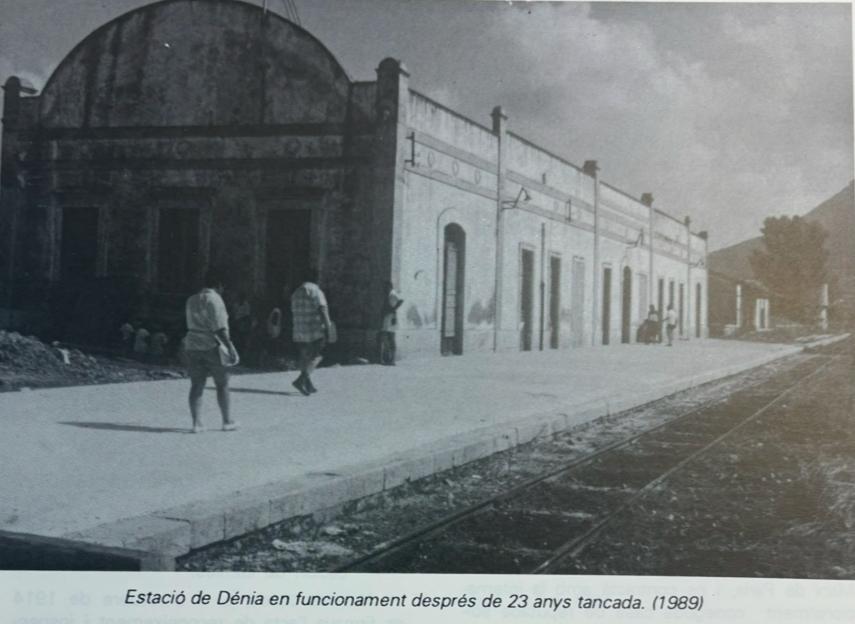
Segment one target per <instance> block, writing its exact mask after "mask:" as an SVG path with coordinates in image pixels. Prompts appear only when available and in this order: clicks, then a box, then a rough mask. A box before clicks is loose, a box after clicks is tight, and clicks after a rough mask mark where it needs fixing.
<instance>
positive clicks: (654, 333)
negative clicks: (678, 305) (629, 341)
mask: <svg viewBox="0 0 855 624" xmlns="http://www.w3.org/2000/svg"><path fill="white" fill-rule="evenodd" d="M660 328H661V324H660V323H659V313H658V312H657V311H656V306H650V307H649V308H648V310H647V320H646V321H645V322H644V344H652V343H653V342H659V332H660V331H661V329H660Z"/></svg>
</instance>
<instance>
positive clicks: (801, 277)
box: [751, 217, 828, 322]
mask: <svg viewBox="0 0 855 624" xmlns="http://www.w3.org/2000/svg"><path fill="white" fill-rule="evenodd" d="M762 232H763V239H762V240H763V249H760V250H756V251H754V253H753V254H752V255H751V268H752V269H753V270H754V273H755V275H756V276H757V278H758V279H759V280H760V281H761V282H762V283H763V284H764V285H765V286H766V288H768V289H769V292H770V298H771V300H772V310H776V311H777V313H778V314H781V315H783V316H785V317H787V318H790V319H791V320H794V321H800V322H813V321H814V320H816V318H815V317H816V314H817V310H818V303H819V302H818V293H819V288H820V286H821V285H822V284H823V283H824V282H825V281H826V278H827V275H826V261H827V260H828V252H827V251H826V250H825V247H824V245H825V239H826V238H827V237H828V233H827V232H826V231H825V229H824V228H823V227H822V226H821V225H819V224H818V223H811V222H809V221H805V220H804V219H802V218H801V217H768V218H767V219H766V220H765V221H764V222H763V229H762Z"/></svg>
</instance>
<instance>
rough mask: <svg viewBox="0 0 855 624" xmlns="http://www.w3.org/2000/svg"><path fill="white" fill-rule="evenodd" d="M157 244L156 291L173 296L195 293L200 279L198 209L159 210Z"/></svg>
mask: <svg viewBox="0 0 855 624" xmlns="http://www.w3.org/2000/svg"><path fill="white" fill-rule="evenodd" d="M157 242H158V244H157V286H158V290H159V291H160V292H162V293H176V294H187V293H190V292H192V291H193V290H195V289H196V288H197V287H198V282H199V278H200V277H201V276H200V274H199V273H200V268H201V267H200V266H199V265H200V262H199V209H198V208H161V210H160V213H159V223H158V241H157Z"/></svg>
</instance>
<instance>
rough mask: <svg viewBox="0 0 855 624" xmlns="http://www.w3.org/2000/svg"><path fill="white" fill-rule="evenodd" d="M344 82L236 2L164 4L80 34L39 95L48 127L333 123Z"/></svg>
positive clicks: (342, 102) (280, 23)
mask: <svg viewBox="0 0 855 624" xmlns="http://www.w3.org/2000/svg"><path fill="white" fill-rule="evenodd" d="M349 84H350V82H349V80H348V78H347V76H346V75H345V72H344V70H343V69H342V68H341V66H340V65H339V63H338V62H337V61H336V59H335V58H334V57H333V56H332V55H331V54H330V53H329V51H328V50H327V49H326V48H325V47H324V46H323V45H322V44H320V43H319V42H318V41H317V40H316V39H315V38H314V37H312V36H311V35H310V34H309V33H307V32H306V31H304V30H303V29H301V28H299V27H298V26H295V25H294V24H292V23H290V22H288V21H286V20H284V19H282V18H280V17H278V16H276V14H274V13H271V12H267V13H264V12H262V11H261V10H259V8H258V7H257V6H254V5H250V4H246V3H243V2H215V1H211V0H167V1H166V2H161V3H158V4H154V5H150V6H146V7H143V8H141V9H138V10H136V11H133V12H131V13H127V14H125V15H123V16H121V17H119V18H117V19H115V20H113V21H111V22H109V23H108V24H106V25H104V26H102V27H101V28H99V29H98V30H96V31H95V32H93V33H92V34H91V35H89V36H88V37H87V38H86V39H84V40H83V41H82V42H81V43H80V44H79V45H78V46H77V47H76V48H74V50H72V52H71V53H70V54H69V55H68V56H67V57H66V58H65V59H64V60H63V62H62V63H61V64H60V65H59V67H58V68H57V70H56V71H55V72H54V75H53V76H52V77H51V79H50V80H49V82H48V84H47V85H46V87H45V89H44V91H43V93H42V96H41V122H42V124H43V125H44V126H45V127H51V128H79V127H123V126H211V125H213V126H228V125H256V124H259V125H263V124H289V123H320V122H330V121H336V122H343V121H344V118H345V114H346V110H347V100H348V89H349Z"/></svg>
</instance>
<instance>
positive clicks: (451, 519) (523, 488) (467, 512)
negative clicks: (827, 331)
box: [330, 354, 827, 572]
mask: <svg viewBox="0 0 855 624" xmlns="http://www.w3.org/2000/svg"><path fill="white" fill-rule="evenodd" d="M821 357H823V356H822V355H819V354H811V356H810V359H808V361H807V362H812V361H814V360H815V359H818V358H821ZM825 366H827V364H823V365H821V366H820V367H818V368H817V369H815V370H814V371H812V372H811V373H810V375H813V374H815V373H816V372H817V371H818V370H820V369H822V368H824V367H825ZM731 377H733V376H731ZM725 379H726V378H725ZM717 381H722V380H717ZM768 381H769V380H765V381H757V382H756V383H753V384H751V385H749V386H747V387H746V388H744V389H743V390H749V389H751V388H755V387H757V386H759V385H762V384H763V383H766V382H768ZM801 381H802V380H800V381H799V382H797V383H801ZM791 388H792V386H791ZM784 392H787V390H784ZM778 396H780V395H778ZM663 398H665V397H663ZM728 398H729V397H726V398H724V399H719V400H716V401H714V402H713V403H711V404H709V403H707V404H703V405H699V406H697V407H694V408H692V409H690V410H689V411H687V412H686V413H684V414H679V415H677V416H675V417H673V418H670V419H668V420H665V421H664V422H662V423H659V424H658V425H655V426H653V427H650V428H648V429H645V430H644V431H640V432H638V433H635V434H633V435H631V436H628V437H626V438H622V439H620V440H616V441H615V442H612V443H609V444H607V445H605V446H603V447H601V448H599V449H597V450H596V451H594V452H593V453H589V454H586V455H584V456H582V457H577V458H576V459H574V460H572V461H570V462H567V463H566V464H562V465H561V466H560V467H558V468H555V469H553V470H549V471H547V472H545V473H544V474H541V475H539V476H537V477H534V478H532V479H528V480H526V481H524V482H523V483H520V484H518V485H515V486H514V487H512V488H510V489H508V490H505V491H504V492H501V493H499V494H496V495H494V496H491V497H489V498H486V499H484V500H482V501H479V502H477V503H474V504H472V505H469V506H467V507H464V508H463V509H461V510H459V511H457V512H454V513H452V514H449V515H447V516H444V517H442V518H440V519H439V520H436V521H434V522H430V523H428V524H426V525H423V526H421V527H419V528H417V529H415V530H413V531H411V532H409V533H407V534H405V535H403V536H401V537H399V538H396V539H394V540H392V541H391V542H387V543H383V544H381V545H380V546H379V547H378V548H376V549H375V550H373V551H371V552H369V553H366V554H365V555H363V556H361V557H358V558H356V559H353V560H351V561H348V562H347V563H344V564H341V565H338V566H335V567H333V568H332V569H331V570H330V571H331V572H347V571H350V570H353V569H354V568H358V567H360V566H363V565H364V564H366V563H369V562H375V561H382V560H383V559H386V558H388V557H390V556H392V555H394V554H395V553H397V552H400V551H401V550H403V549H405V548H406V547H408V546H410V545H412V544H414V543H418V542H419V541H421V540H424V539H426V538H430V537H433V536H435V535H439V534H441V533H442V532H444V531H445V530H446V529H448V528H450V527H452V526H454V525H457V524H459V523H461V522H463V521H464V520H466V519H468V518H471V517H473V516H475V515H477V514H479V513H482V512H484V511H486V510H488V509H489V508H491V507H494V506H495V505H497V504H498V503H501V502H504V501H506V500H510V499H513V498H516V497H518V496H520V495H521V494H524V493H525V492H527V491H528V490H530V489H531V488H532V487H534V486H536V485H538V484H540V483H543V482H545V481H548V480H550V479H553V478H555V477H558V476H560V475H562V474H564V473H566V472H570V471H572V470H574V469H576V468H578V467H579V466H582V465H584V464H588V463H590V462H592V461H594V460H595V459H597V458H598V457H601V456H602V455H605V454H607V453H610V452H611V451H614V450H616V449H619V448H622V447H625V446H628V445H630V444H632V443H633V442H635V441H636V440H639V439H641V438H644V437H647V436H649V435H650V434H653V433H656V432H657V431H659V430H661V429H664V428H665V427H670V426H672V425H674V424H677V423H680V422H682V421H684V420H687V419H690V418H691V417H693V416H697V415H698V414H699V413H701V412H703V411H706V410H708V409H710V408H713V407H717V406H719V405H723V404H725V403H726V402H727V401H728ZM661 400H662V399H656V401H661ZM775 400H777V398H776V399H775ZM656 401H651V403H654V402H656ZM638 407H642V406H638ZM633 409H636V408H633ZM645 487H647V486H645ZM597 526H599V523H598V525H597ZM588 533H590V531H589V532H586V534H585V535H588ZM559 550H562V549H559ZM553 552H557V551H553ZM551 560H552V558H550V561H551ZM542 565H543V564H542ZM540 567H541V566H539V567H538V568H536V570H539V569H540ZM536 570H535V571H536Z"/></svg>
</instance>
